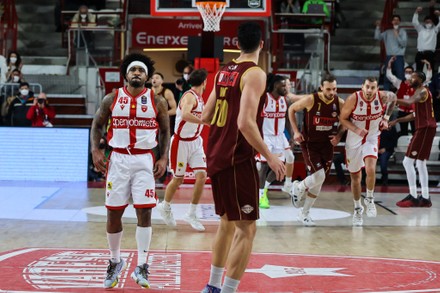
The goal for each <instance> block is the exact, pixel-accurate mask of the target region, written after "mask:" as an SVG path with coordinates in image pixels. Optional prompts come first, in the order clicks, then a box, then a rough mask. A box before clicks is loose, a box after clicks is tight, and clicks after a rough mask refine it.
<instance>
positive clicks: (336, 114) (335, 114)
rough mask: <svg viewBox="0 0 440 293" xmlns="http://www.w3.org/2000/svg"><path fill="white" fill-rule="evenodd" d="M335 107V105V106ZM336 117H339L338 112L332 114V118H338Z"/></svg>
mask: <svg viewBox="0 0 440 293" xmlns="http://www.w3.org/2000/svg"><path fill="white" fill-rule="evenodd" d="M333 106H334V105H333ZM336 116H338V113H336V112H332V117H336Z"/></svg>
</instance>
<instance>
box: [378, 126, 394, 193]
mask: <svg viewBox="0 0 440 293" xmlns="http://www.w3.org/2000/svg"><path fill="white" fill-rule="evenodd" d="M396 144H397V132H396V128H395V127H390V128H389V129H388V130H384V131H382V132H381V134H380V143H379V151H378V154H379V158H378V160H379V164H380V173H381V174H382V177H381V180H382V185H383V186H387V185H388V161H389V160H390V157H391V156H392V155H393V154H394V148H395V147H396Z"/></svg>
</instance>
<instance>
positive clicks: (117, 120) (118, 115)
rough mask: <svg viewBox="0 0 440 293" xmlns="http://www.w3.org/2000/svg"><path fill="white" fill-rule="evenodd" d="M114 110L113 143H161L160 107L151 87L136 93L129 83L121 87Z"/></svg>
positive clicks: (121, 145)
mask: <svg viewBox="0 0 440 293" xmlns="http://www.w3.org/2000/svg"><path fill="white" fill-rule="evenodd" d="M111 111H112V116H111V119H110V127H109V130H108V142H109V145H110V146H111V147H113V148H135V149H152V148H154V147H155V146H156V145H157V140H156V136H157V131H158V123H157V121H156V116H157V110H156V106H155V104H154V93H153V92H152V91H151V90H150V89H145V90H144V91H143V92H142V93H140V94H139V95H138V96H136V97H132V96H131V95H130V93H128V92H127V90H126V88H125V87H123V88H119V89H118V92H117V94H116V97H115V100H114V102H113V104H112V106H111Z"/></svg>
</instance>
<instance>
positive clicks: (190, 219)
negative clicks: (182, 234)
mask: <svg viewBox="0 0 440 293" xmlns="http://www.w3.org/2000/svg"><path fill="white" fill-rule="evenodd" d="M183 220H184V221H185V222H187V223H189V224H190V225H191V227H193V229H195V230H197V231H205V227H204V226H203V225H202V223H200V220H199V219H198V218H197V216H196V215H190V214H188V213H186V214H185V215H184V216H183Z"/></svg>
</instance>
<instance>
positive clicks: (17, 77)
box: [12, 75, 20, 83]
mask: <svg viewBox="0 0 440 293" xmlns="http://www.w3.org/2000/svg"><path fill="white" fill-rule="evenodd" d="M19 80H20V76H18V75H14V77H13V78H12V81H13V82H15V83H17V82H18V81H19Z"/></svg>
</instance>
